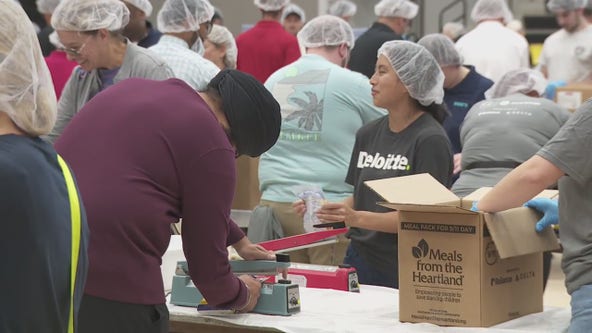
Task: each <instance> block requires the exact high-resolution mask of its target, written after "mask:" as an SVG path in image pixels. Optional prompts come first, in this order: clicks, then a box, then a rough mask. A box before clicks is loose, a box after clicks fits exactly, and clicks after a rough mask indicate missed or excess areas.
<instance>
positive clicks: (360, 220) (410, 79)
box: [296, 41, 452, 288]
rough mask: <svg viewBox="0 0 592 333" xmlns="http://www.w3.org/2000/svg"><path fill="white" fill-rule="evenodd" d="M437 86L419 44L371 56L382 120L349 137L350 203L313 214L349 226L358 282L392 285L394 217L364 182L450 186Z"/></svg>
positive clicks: (436, 69)
mask: <svg viewBox="0 0 592 333" xmlns="http://www.w3.org/2000/svg"><path fill="white" fill-rule="evenodd" d="M419 69H421V70H419ZM443 82H444V75H443V74H442V71H441V70H440V66H438V63H437V62H436V61H435V60H434V57H433V56H432V55H431V54H430V53H429V52H428V51H427V50H426V49H425V48H424V47H422V46H420V45H417V44H414V43H411V42H407V41H390V42H386V43H384V44H383V45H382V47H381V48H380V49H379V50H378V60H377V62H376V70H375V72H374V75H373V76H372V78H370V84H371V85H372V97H373V99H374V104H375V105H376V106H378V107H383V108H385V109H387V110H388V115H387V116H384V117H382V118H379V119H378V120H376V121H374V122H372V123H370V124H368V125H365V126H364V127H362V128H361V129H360V130H359V131H358V133H357V134H356V143H355V145H354V149H353V153H352V156H351V161H350V165H349V171H348V174H347V178H346V182H347V183H349V184H351V185H353V186H354V195H353V197H350V198H348V199H346V200H345V201H344V202H343V203H329V204H325V205H324V206H323V207H322V208H321V210H320V211H319V212H318V214H317V216H318V217H319V218H320V219H321V220H323V221H328V222H333V221H345V223H346V224H347V225H348V226H349V227H350V230H349V232H348V236H349V238H350V239H351V243H350V246H349V248H348V251H347V254H346V257H345V260H344V262H345V263H346V264H350V265H352V266H354V267H355V268H356V269H357V271H358V277H359V279H360V283H363V284H372V285H379V286H386V287H391V288H398V286H399V279H398V259H397V257H398V256H397V243H398V242H397V237H396V233H397V232H398V230H397V226H398V223H397V221H398V218H399V217H398V213H397V212H393V211H392V210H389V209H387V208H384V207H382V206H379V205H377V204H376V203H377V202H379V201H381V199H380V198H379V197H378V195H377V194H376V193H375V192H373V191H372V190H371V189H370V188H369V187H367V186H365V185H364V181H367V180H373V179H382V178H389V177H400V176H406V175H412V174H418V173H426V172H427V173H430V174H431V175H432V176H433V177H434V178H435V179H437V180H438V181H439V182H440V183H442V184H443V185H445V186H447V187H448V186H449V185H450V177H451V174H452V153H451V151H450V142H449V141H448V137H447V136H446V132H444V129H443V128H442V126H441V124H442V122H443V121H444V118H445V116H446V113H447V112H446V108H445V106H444V104H442V103H443V97H444V90H443V88H442V84H443ZM296 208H297V209H298V207H296ZM393 234H395V235H393Z"/></svg>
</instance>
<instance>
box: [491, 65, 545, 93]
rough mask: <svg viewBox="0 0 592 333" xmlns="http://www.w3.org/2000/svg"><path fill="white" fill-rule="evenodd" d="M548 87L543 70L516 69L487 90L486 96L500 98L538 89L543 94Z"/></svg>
mask: <svg viewBox="0 0 592 333" xmlns="http://www.w3.org/2000/svg"><path fill="white" fill-rule="evenodd" d="M546 87H547V80H546V79H545V78H544V77H543V74H541V72H539V71H536V70H534V69H526V68H521V69H515V70H513V71H509V72H507V73H506V74H504V76H502V77H501V79H499V80H498V81H497V82H496V83H495V84H494V85H493V86H492V87H491V88H490V89H489V90H487V91H486V92H485V98H487V99H491V98H500V97H506V96H509V95H513V94H518V93H520V94H528V93H530V92H531V91H536V92H537V94H539V96H542V95H543V93H544V92H545V88H546Z"/></svg>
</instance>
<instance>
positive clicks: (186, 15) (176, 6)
mask: <svg viewBox="0 0 592 333" xmlns="http://www.w3.org/2000/svg"><path fill="white" fill-rule="evenodd" d="M213 16H214V6H212V4H210V2H209V1H207V0H166V1H165V2H164V4H162V8H161V9H160V11H159V12H158V15H157V17H156V24H157V26H158V30H160V31H161V32H185V31H198V30H199V25H200V24H201V23H206V22H208V21H210V20H211V19H212V17H213Z"/></svg>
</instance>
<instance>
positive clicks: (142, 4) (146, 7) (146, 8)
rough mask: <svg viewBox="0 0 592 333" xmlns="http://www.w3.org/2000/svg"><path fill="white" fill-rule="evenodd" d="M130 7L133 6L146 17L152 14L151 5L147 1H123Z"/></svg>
mask: <svg viewBox="0 0 592 333" xmlns="http://www.w3.org/2000/svg"><path fill="white" fill-rule="evenodd" d="M123 1H125V2H127V3H129V4H130V5H134V6H135V7H136V8H138V9H139V10H141V11H143V12H144V14H146V16H150V14H152V4H151V3H150V1H148V0H123Z"/></svg>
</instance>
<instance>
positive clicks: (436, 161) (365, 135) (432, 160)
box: [346, 113, 453, 272]
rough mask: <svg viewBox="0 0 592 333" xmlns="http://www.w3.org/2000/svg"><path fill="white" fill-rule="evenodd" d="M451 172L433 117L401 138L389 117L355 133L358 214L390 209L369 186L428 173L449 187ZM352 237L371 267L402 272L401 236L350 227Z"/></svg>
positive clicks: (352, 175) (351, 178)
mask: <svg viewBox="0 0 592 333" xmlns="http://www.w3.org/2000/svg"><path fill="white" fill-rule="evenodd" d="M452 168H453V167H452V152H451V150H450V142H449V140H448V137H447V136H446V133H445V132H444V129H443V128H442V126H440V124H439V123H438V122H437V121H436V120H435V119H434V118H433V117H432V116H431V115H429V114H427V113H426V114H424V115H422V116H420V117H419V118H418V119H417V120H416V121H414V122H413V123H412V124H411V125H409V126H408V127H407V128H406V129H404V130H403V131H401V132H399V133H395V132H393V131H391V130H390V128H389V124H388V116H385V117H382V118H379V119H377V120H375V121H373V122H371V123H369V124H367V125H365V126H364V127H362V128H360V130H359V131H358V133H357V134H356V143H355V145H354V149H353V153H352V157H351V161H350V164H349V170H348V173H347V178H346V182H347V183H348V184H351V185H353V186H354V206H355V207H354V209H355V210H361V211H370V212H379V213H381V212H388V211H391V209H388V208H385V207H382V206H379V205H377V204H376V203H377V202H380V201H384V200H383V199H381V198H380V197H379V196H378V194H376V193H375V192H374V191H373V190H371V189H370V188H369V187H368V186H366V185H365V184H364V182H365V181H367V180H374V179H384V178H391V177H400V176H408V175H413V174H419V173H426V172H427V173H430V174H431V175H432V176H433V177H434V178H436V179H437V180H438V181H439V182H440V183H442V184H444V185H445V186H447V187H448V186H449V185H450V184H449V183H450V179H451V174H452ZM348 237H349V238H351V244H352V246H353V247H354V249H355V250H356V251H357V252H358V253H360V255H361V256H362V257H363V258H364V259H365V260H366V262H367V263H368V264H369V265H370V266H372V267H374V268H375V269H377V270H380V271H385V272H388V271H392V270H393V269H394V268H395V267H397V265H398V260H397V253H398V252H397V235H396V234H390V233H385V232H378V231H371V230H366V229H360V228H350V230H349V232H348Z"/></svg>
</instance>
